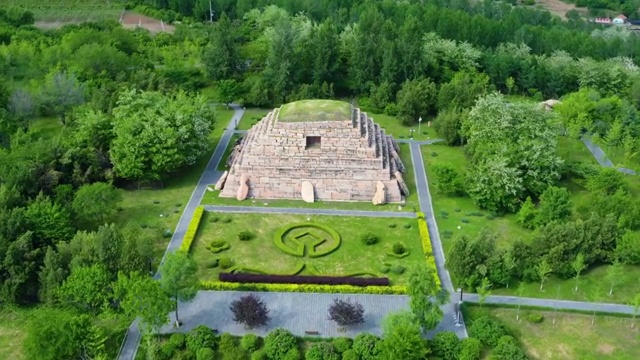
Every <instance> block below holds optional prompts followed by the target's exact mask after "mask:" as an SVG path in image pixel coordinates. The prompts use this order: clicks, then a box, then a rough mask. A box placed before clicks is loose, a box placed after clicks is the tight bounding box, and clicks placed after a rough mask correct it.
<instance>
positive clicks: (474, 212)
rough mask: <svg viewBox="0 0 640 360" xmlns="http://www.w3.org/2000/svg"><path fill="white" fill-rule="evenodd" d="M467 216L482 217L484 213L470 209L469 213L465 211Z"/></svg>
mask: <svg viewBox="0 0 640 360" xmlns="http://www.w3.org/2000/svg"><path fill="white" fill-rule="evenodd" d="M467 216H477V217H483V216H484V214H483V213H481V212H480V211H472V212H470V213H467Z"/></svg>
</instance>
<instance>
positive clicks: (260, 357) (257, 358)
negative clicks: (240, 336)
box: [251, 349, 268, 360]
mask: <svg viewBox="0 0 640 360" xmlns="http://www.w3.org/2000/svg"><path fill="white" fill-rule="evenodd" d="M267 359H268V358H267V354H266V353H265V352H264V350H262V349H260V350H257V351H255V352H254V353H253V354H251V360H267Z"/></svg>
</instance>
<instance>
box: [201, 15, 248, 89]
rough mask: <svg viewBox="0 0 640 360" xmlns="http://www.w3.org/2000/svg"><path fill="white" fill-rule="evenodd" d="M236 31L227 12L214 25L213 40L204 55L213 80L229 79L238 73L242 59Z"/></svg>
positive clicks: (208, 71) (207, 69) (204, 60)
mask: <svg viewBox="0 0 640 360" xmlns="http://www.w3.org/2000/svg"><path fill="white" fill-rule="evenodd" d="M236 31H237V30H236V28H235V26H234V25H233V23H232V22H231V20H230V19H229V17H228V16H227V14H225V13H223V14H222V16H220V19H219V20H218V21H217V22H216V23H215V25H214V26H213V29H212V31H211V40H210V42H209V44H208V45H207V46H206V47H205V48H204V53H203V55H202V62H203V64H204V66H205V68H206V71H207V73H208V74H209V78H210V79H211V80H214V81H219V80H223V79H229V78H231V77H233V76H234V75H236V74H237V73H238V70H239V65H240V59H239V54H238V50H237V48H238V40H237V35H236Z"/></svg>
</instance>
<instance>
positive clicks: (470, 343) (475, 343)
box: [458, 337, 482, 360]
mask: <svg viewBox="0 0 640 360" xmlns="http://www.w3.org/2000/svg"><path fill="white" fill-rule="evenodd" d="M480 355H482V343H481V342H480V340H478V339H476V338H472V337H470V338H466V339H463V340H462V341H461V342H460V354H459V356H458V360H479V359H480Z"/></svg>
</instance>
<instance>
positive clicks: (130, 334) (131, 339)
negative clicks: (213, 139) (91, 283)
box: [118, 104, 244, 360]
mask: <svg viewBox="0 0 640 360" xmlns="http://www.w3.org/2000/svg"><path fill="white" fill-rule="evenodd" d="M231 107H232V108H233V117H232V118H231V120H230V121H229V123H228V124H227V126H226V127H225V129H224V133H223V134H222V137H220V141H218V145H216V149H215V150H214V151H213V154H212V155H211V159H209V163H208V164H207V167H206V168H205V169H204V171H203V172H202V176H200V180H198V184H197V185H196V187H195V189H193V193H191V197H190V198H189V202H188V203H187V206H185V209H184V211H183V212H182V216H180V221H178V225H177V226H176V230H175V231H174V233H173V236H172V237H171V241H169V245H167V250H166V251H165V253H164V255H163V257H162V261H161V262H160V265H162V263H164V259H165V256H166V255H167V254H168V253H170V252H174V251H176V250H177V249H179V248H180V244H182V240H183V239H184V234H185V233H186V232H187V228H188V227H189V223H190V222H191V218H192V217H193V212H194V211H195V209H196V207H198V205H200V202H201V201H202V197H203V196H204V193H205V191H206V190H207V186H208V185H210V184H211V183H215V181H216V180H212V179H218V178H219V177H220V175H221V174H220V172H219V171H217V170H216V168H217V167H218V164H219V163H220V161H221V160H222V156H223V155H224V152H225V150H226V149H227V146H228V145H229V142H230V141H231V137H232V136H233V133H234V131H235V124H236V121H238V122H239V121H240V119H241V118H242V115H243V114H244V110H243V108H242V107H241V106H239V105H235V104H232V105H231ZM158 275H159V274H158V273H156V275H155V278H158ZM140 336H141V334H140V328H139V327H138V322H137V321H134V322H133V323H132V324H131V326H129V329H128V330H127V333H126V334H125V337H124V340H123V341H122V345H121V346H120V351H119V352H118V360H134V359H135V357H136V352H137V351H138V345H139V343H140Z"/></svg>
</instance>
